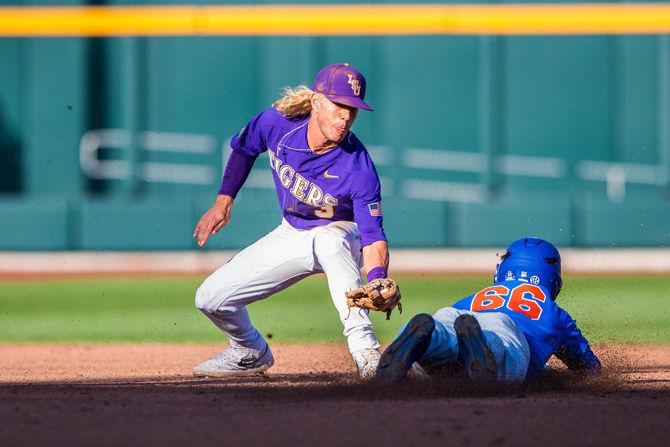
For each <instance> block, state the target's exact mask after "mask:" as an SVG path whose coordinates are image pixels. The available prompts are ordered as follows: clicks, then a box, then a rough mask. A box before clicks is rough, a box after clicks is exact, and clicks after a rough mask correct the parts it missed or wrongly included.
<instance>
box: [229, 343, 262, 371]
mask: <svg viewBox="0 0 670 447" xmlns="http://www.w3.org/2000/svg"><path fill="white" fill-rule="evenodd" d="M269 347H270V345H268V344H266V345H265V350H264V351H263V352H262V353H261V354H260V355H259V356H258V357H257V358H256V357H245V358H242V359H240V361H239V362H237V366H240V367H242V368H248V367H250V366H253V365H254V364H255V363H256V362H258V361H259V360H260V359H261V358H262V357H263V356H264V355H265V353H266V352H268V348H269Z"/></svg>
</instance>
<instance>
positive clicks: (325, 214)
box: [230, 108, 386, 247]
mask: <svg viewBox="0 0 670 447" xmlns="http://www.w3.org/2000/svg"><path fill="white" fill-rule="evenodd" d="M308 121H309V116H308V117H304V118H300V119H288V118H286V117H285V116H283V115H282V114H281V113H279V112H278V111H277V110H275V109H274V108H269V109H267V110H265V111H263V112H261V113H259V114H258V115H256V116H255V117H254V118H253V119H252V120H251V121H249V123H248V124H247V125H246V126H245V127H244V128H243V129H242V130H241V131H240V133H239V134H238V135H236V136H235V137H234V138H233V139H232V141H231V143H230V145H231V147H232V148H233V150H234V151H237V152H238V153H240V154H242V155H245V156H247V157H253V158H255V157H258V155H260V154H262V153H263V152H265V151H266V150H267V151H268V155H269V157H270V168H271V170H272V176H273V178H274V182H275V189H276V190H277V197H278V199H279V206H280V207H281V209H282V214H283V215H284V218H285V219H286V220H287V221H288V223H290V224H291V225H292V226H293V227H295V228H299V229H305V230H308V229H311V228H314V227H317V226H322V225H327V224H329V223H331V222H334V221H354V222H356V224H357V225H358V229H359V232H360V239H361V247H364V246H366V245H369V244H371V243H372V242H375V241H379V240H386V236H385V234H384V230H383V227H382V212H381V187H380V183H379V177H378V176H377V171H376V170H375V167H374V164H373V163H372V159H371V158H370V155H369V154H368V152H367V150H366V149H365V147H364V146H363V144H362V143H361V142H360V141H359V140H358V138H356V136H355V135H354V134H353V132H351V131H350V132H349V133H348V134H347V136H346V137H345V138H344V140H343V141H342V142H340V144H339V145H338V146H336V147H335V148H333V149H331V150H329V151H327V152H325V153H322V154H315V153H314V152H312V151H311V150H310V148H309V145H308V144H307V123H308Z"/></svg>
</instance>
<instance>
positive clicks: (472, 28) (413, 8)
mask: <svg viewBox="0 0 670 447" xmlns="http://www.w3.org/2000/svg"><path fill="white" fill-rule="evenodd" d="M666 33H670V4H658V3H655V4H640V3H636V4H505V5H499V4H497V5H481V4H480V5H436V4H413V5H405V4H384V5H382V4H374V5H366V4H360V5H252V6H193V5H184V6H109V7H106V6H99V7H96V6H92V7H0V36H3V37H40V36H47V37H54V36H62V37H77V36H87V37H103V36H307V35H309V36H385V35H430V34H432V35H439V34H454V35H577V34H666Z"/></svg>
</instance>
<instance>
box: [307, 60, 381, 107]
mask: <svg viewBox="0 0 670 447" xmlns="http://www.w3.org/2000/svg"><path fill="white" fill-rule="evenodd" d="M312 90H314V91H315V92H318V93H321V94H323V95H324V96H325V97H326V98H328V99H330V100H331V101H333V102H336V103H338V104H344V105H346V106H351V107H356V108H357V109H365V110H370V111H372V107H370V106H369V105H367V104H366V103H365V102H364V101H363V99H364V98H365V77H364V76H363V75H362V74H361V72H360V71H358V70H356V69H355V68H354V67H352V66H351V65H349V64H332V65H328V66H327V67H324V68H322V69H321V71H320V72H319V74H317V75H316V79H314V86H313V88H312Z"/></svg>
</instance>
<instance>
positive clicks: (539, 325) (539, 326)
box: [452, 280, 600, 376]
mask: <svg viewBox="0 0 670 447" xmlns="http://www.w3.org/2000/svg"><path fill="white" fill-rule="evenodd" d="M452 307H454V308H456V309H462V310H469V311H472V312H502V313H505V314H507V315H509V317H510V318H511V319H512V320H513V321H514V322H515V323H516V325H517V326H518V327H519V329H520V330H521V332H523V334H524V335H525V336H526V340H527V341H528V346H529V348H530V363H529V365H528V372H527V376H531V375H533V374H536V373H537V372H539V371H540V370H541V369H542V368H543V367H544V365H545V364H546V363H547V360H549V357H551V356H552V354H554V355H556V357H557V358H559V359H560V360H561V361H563V363H565V364H566V366H567V367H568V368H569V369H571V370H573V371H578V372H579V371H594V370H599V369H600V361H599V360H598V358H597V357H596V356H595V354H593V352H592V351H591V348H590V347H589V342H588V341H587V340H586V338H584V336H583V335H582V333H581V331H580V330H579V329H578V328H577V323H576V322H575V320H574V319H573V318H572V317H571V316H570V315H569V314H568V313H567V312H566V311H565V310H563V309H561V308H560V307H559V306H558V305H557V304H556V303H555V302H554V301H553V300H552V299H551V295H550V294H549V292H548V291H547V289H545V288H544V287H541V286H539V285H534V284H531V283H529V282H524V281H519V280H507V281H500V282H497V283H495V284H493V285H492V286H489V287H486V288H485V289H483V290H481V291H479V292H477V293H474V294H472V295H470V296H468V297H466V298H463V299H461V300H460V301H458V302H456V304H454V305H453V306H452Z"/></svg>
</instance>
